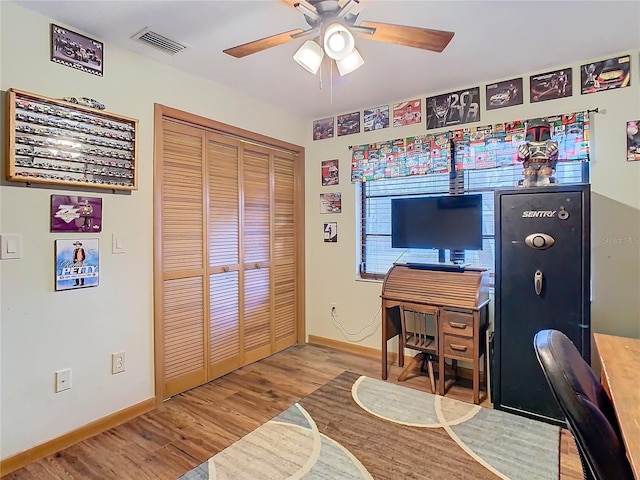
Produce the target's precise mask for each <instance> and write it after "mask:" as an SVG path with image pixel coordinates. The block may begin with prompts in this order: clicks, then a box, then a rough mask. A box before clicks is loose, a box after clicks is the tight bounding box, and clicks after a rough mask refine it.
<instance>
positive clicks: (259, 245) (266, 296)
mask: <svg viewBox="0 0 640 480" xmlns="http://www.w3.org/2000/svg"><path fill="white" fill-rule="evenodd" d="M271 159H272V155H270V153H269V150H267V149H263V148H260V147H257V146H253V145H245V146H244V150H243V155H242V186H243V188H242V191H243V197H244V198H243V202H242V206H243V210H242V226H243V228H242V241H241V245H242V261H243V267H244V268H243V269H244V284H243V286H244V288H243V305H244V318H243V334H244V362H245V364H247V363H251V362H254V361H256V360H260V359H262V358H265V357H266V356H268V355H270V354H271V353H272V352H273V348H272V333H273V326H272V318H273V313H272V298H271V204H272V195H271V186H270V174H269V172H270V171H271V165H270V163H271Z"/></svg>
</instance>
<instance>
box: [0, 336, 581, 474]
mask: <svg viewBox="0 0 640 480" xmlns="http://www.w3.org/2000/svg"><path fill="white" fill-rule="evenodd" d="M345 370H349V371H352V372H356V373H360V374H363V375H368V376H371V377H374V378H380V362H379V360H378V359H374V358H370V357H365V356H360V355H356V354H352V353H346V352H341V351H338V350H334V349H331V348H327V347H320V346H314V345H304V346H296V347H291V348H289V349H287V350H285V351H283V352H280V353H278V354H276V355H273V356H271V357H269V358H267V359H265V360H262V361H260V362H257V363H255V364H253V365H249V366H247V367H244V368H241V369H239V370H237V371H235V372H233V373H230V374H228V375H225V376H224V377H222V378H219V379H217V380H215V381H213V382H210V383H208V384H206V385H203V386H201V387H198V388H195V389H193V390H190V391H188V392H185V393H183V394H181V395H177V396H175V397H173V398H171V399H169V400H167V401H166V402H164V404H163V406H162V407H160V408H158V409H156V410H154V411H153V412H150V413H148V414H145V415H142V416H140V417H138V418H136V419H134V420H132V421H130V422H127V423H125V424H123V425H121V426H119V427H116V428H113V429H111V430H109V431H107V432H104V433H102V434H100V435H97V436H96V437H93V438H91V439H88V440H85V441H83V442H80V443H78V444H76V445H74V446H72V447H69V448H67V449H66V450H63V451H62V452H59V453H57V454H55V455H51V456H49V457H46V458H44V459H42V460H39V461H37V462H34V463H32V464H30V465H28V466H26V467H24V468H22V469H20V470H17V471H15V472H13V473H10V474H8V475H5V476H3V477H2V479H3V480H5V479H6V480H42V479H65V480H69V479H136V480H145V479H153V480H162V479H167V480H175V479H177V478H178V477H179V476H180V475H182V474H184V473H185V472H186V471H188V470H190V469H191V468H193V467H195V466H196V465H199V464H200V463H202V462H203V461H205V460H206V459H207V458H209V457H210V456H212V455H213V454H215V453H217V452H219V451H220V450H222V449H224V448H225V447H227V446H228V445H230V444H231V443H233V442H235V441H236V440H238V439H239V438H241V437H242V436H244V435H245V434H247V433H249V432H250V431H252V430H254V429H255V428H257V427H258V426H260V425H261V424H263V423H264V422H266V421H267V420H269V419H271V418H273V417H274V416H275V415H276V414H278V413H280V412H281V411H282V410H285V409H286V408H288V407H289V406H290V405H291V404H293V403H295V402H296V401H298V400H300V399H301V398H303V397H304V396H306V395H308V394H310V393H311V392H313V391H314V390H315V389H316V388H318V387H319V386H321V385H323V384H325V383H326V382H328V381H329V380H331V379H332V378H333V377H335V376H336V375H338V374H340V373H342V372H343V371H345ZM400 372H401V369H400V368H399V367H398V366H397V365H392V366H391V367H390V372H389V381H390V382H393V383H397V378H398V375H399V374H400ZM402 384H403V385H405V386H410V387H412V388H416V389H420V390H426V391H429V389H430V387H429V380H428V377H426V376H413V377H412V378H409V379H408V380H406V381H404V382H402ZM447 395H448V396H450V397H452V398H456V399H458V400H462V401H467V402H471V397H472V391H471V389H470V388H465V387H463V386H459V385H454V386H453V387H452V388H451V389H450V390H449V392H448V393H447ZM484 405H485V406H487V405H488V404H487V403H486V401H485V404H484ZM560 462H561V472H560V480H581V479H582V470H581V468H580V461H579V459H578V455H577V451H576V449H575V444H574V443H573V439H572V437H571V434H570V433H568V432H567V431H566V430H563V432H562V439H561V454H560Z"/></svg>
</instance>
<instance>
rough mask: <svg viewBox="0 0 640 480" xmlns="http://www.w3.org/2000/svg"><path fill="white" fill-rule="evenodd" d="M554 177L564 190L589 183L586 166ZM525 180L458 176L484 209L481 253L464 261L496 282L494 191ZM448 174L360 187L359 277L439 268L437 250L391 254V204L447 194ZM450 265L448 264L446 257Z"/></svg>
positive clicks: (511, 172) (486, 174) (513, 173)
mask: <svg viewBox="0 0 640 480" xmlns="http://www.w3.org/2000/svg"><path fill="white" fill-rule="evenodd" d="M555 177H556V178H557V179H558V182H559V183H560V184H561V185H566V184H575V183H588V182H589V163H588V162H559V163H558V164H557V168H556V174H555ZM521 178H522V166H521V165H513V166H509V167H502V168H491V169H482V170H463V171H462V173H460V174H459V175H458V178H457V182H459V187H458V188H459V189H461V190H462V191H464V193H481V194H482V208H483V212H484V213H483V228H482V230H483V232H482V233H483V249H482V250H478V251H466V252H465V258H464V261H465V262H466V263H469V264H470V265H471V266H474V267H482V268H487V269H488V270H489V272H490V274H491V276H493V271H494V258H495V256H494V253H495V235H494V216H493V210H494V195H493V191H494V190H495V189H496V188H505V187H513V186H514V185H516V183H517V182H518V180H520V179H521ZM449 183H450V182H449V174H448V173H440V174H432V175H423V176H422V175H421V176H415V177H398V178H389V179H383V180H376V181H373V182H364V183H361V184H360V194H361V195H360V205H361V212H360V214H361V217H360V218H361V219H362V221H361V226H360V227H361V251H360V276H361V277H362V278H379V279H381V278H384V275H385V274H386V273H387V271H388V270H389V268H391V266H392V265H393V263H394V262H423V263H437V262H438V251H437V250H421V249H404V248H391V199H392V198H404V197H411V196H418V195H429V194H443V193H447V192H448V191H449ZM446 260H447V261H448V260H449V258H448V257H447V259H446Z"/></svg>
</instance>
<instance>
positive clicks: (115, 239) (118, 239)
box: [111, 233, 126, 253]
mask: <svg viewBox="0 0 640 480" xmlns="http://www.w3.org/2000/svg"><path fill="white" fill-rule="evenodd" d="M125 251H126V248H125V244H124V238H123V236H122V235H120V234H118V233H114V234H113V235H111V253H125Z"/></svg>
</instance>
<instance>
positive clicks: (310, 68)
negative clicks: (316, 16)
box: [293, 40, 324, 75]
mask: <svg viewBox="0 0 640 480" xmlns="http://www.w3.org/2000/svg"><path fill="white" fill-rule="evenodd" d="M323 57H324V52H323V51H322V47H320V45H318V44H317V43H316V42H314V41H313V40H307V41H306V42H304V43H303V44H302V46H301V47H300V48H299V49H298V50H297V51H296V53H294V54H293V59H294V60H295V61H296V63H297V64H298V65H300V66H301V67H302V68H304V69H305V70H306V71H307V72H310V73H312V74H314V75H315V74H316V73H317V72H318V69H319V68H320V64H321V63H322V58H323Z"/></svg>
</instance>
